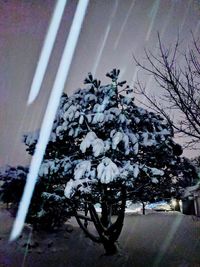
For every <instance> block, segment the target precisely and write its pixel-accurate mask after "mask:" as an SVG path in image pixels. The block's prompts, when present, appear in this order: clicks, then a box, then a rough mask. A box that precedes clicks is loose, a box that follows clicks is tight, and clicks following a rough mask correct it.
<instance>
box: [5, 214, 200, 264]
mask: <svg viewBox="0 0 200 267" xmlns="http://www.w3.org/2000/svg"><path fill="white" fill-rule="evenodd" d="M12 223H13V219H12V218H10V216H9V213H8V212H7V211H6V210H5V209H4V210H1V211H0V266H1V267H57V266H58V267H86V266H87V267H90V266H92V267H104V266H105V267H122V266H123V267H159V266H160V267H186V266H187V267H200V256H199V251H200V242H199V240H200V221H196V220H193V219H192V217H191V216H185V215H182V214H180V213H177V212H170V213H168V212H161V213H159V212H154V213H149V214H147V215H141V214H134V213H132V214H127V215H126V218H125V222H124V228H123V231H122V234H121V236H120V238H119V251H120V253H119V254H118V255H116V256H112V257H111V256H109V257H108V256H103V253H104V250H103V248H102V246H101V245H98V244H95V243H93V242H92V241H91V240H90V239H88V238H86V237H85V235H84V234H83V232H82V231H81V230H80V229H79V228H78V227H77V224H75V222H74V220H73V219H72V220H70V222H68V223H67V224H66V226H65V230H62V231H58V232H54V233H51V234H47V233H44V232H41V233H40V234H35V233H32V235H31V234H30V228H28V227H25V229H24V232H23V235H22V237H21V238H20V239H19V240H18V241H17V242H14V243H8V237H9V233H10V229H11V226H12ZM28 240H29V241H30V245H29V246H27V241H28Z"/></svg>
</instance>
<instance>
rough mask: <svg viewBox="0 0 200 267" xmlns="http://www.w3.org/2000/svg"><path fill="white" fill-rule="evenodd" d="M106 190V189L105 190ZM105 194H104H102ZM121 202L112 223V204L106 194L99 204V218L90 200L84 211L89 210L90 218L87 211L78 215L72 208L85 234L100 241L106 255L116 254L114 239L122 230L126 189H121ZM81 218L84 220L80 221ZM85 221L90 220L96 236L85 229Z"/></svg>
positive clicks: (95, 240)
mask: <svg viewBox="0 0 200 267" xmlns="http://www.w3.org/2000/svg"><path fill="white" fill-rule="evenodd" d="M105 192H106V190H105ZM104 196H105V195H104ZM120 201H121V203H120V205H119V213H118V216H117V219H116V221H115V222H114V223H112V222H111V214H110V213H111V208H112V204H111V203H108V201H107V199H106V196H105V198H104V199H103V201H102V203H101V206H102V215H101V218H99V216H98V214H97V212H96V210H95V207H94V205H93V204H92V202H88V205H87V209H86V211H89V213H90V218H88V217H87V212H86V213H85V215H79V214H78V213H77V211H76V209H74V215H75V217H76V220H77V222H78V224H79V225H80V227H81V228H82V230H83V231H84V232H85V234H86V235H87V236H88V237H89V238H90V239H91V240H93V241H94V242H97V243H102V245H103V246H104V249H105V252H106V255H113V254H116V253H117V251H118V249H117V244H116V241H117V239H118V238H119V235H120V233H121V231H122V227H123V222H124V216H125V206H126V189H125V188H122V189H121V200H120ZM81 219H83V220H85V222H82V221H81ZM87 221H92V222H93V224H94V226H95V228H96V230H97V233H98V236H95V235H94V234H93V233H91V232H90V231H89V229H87Z"/></svg>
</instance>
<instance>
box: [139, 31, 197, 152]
mask: <svg viewBox="0 0 200 267" xmlns="http://www.w3.org/2000/svg"><path fill="white" fill-rule="evenodd" d="M158 44H159V53H158V54H157V55H155V54H153V53H151V52H149V51H146V50H145V57H146V60H147V65H146V64H143V63H141V62H140V61H139V60H138V59H137V58H136V57H134V60H135V62H136V65H137V67H139V68H140V69H142V70H144V71H146V72H147V73H148V74H150V75H152V76H153V78H154V79H155V81H156V82H157V84H158V85H159V87H160V88H161V90H160V92H159V94H156V95H155V94H149V92H148V91H147V88H145V86H144V85H143V84H142V83H141V82H140V81H139V79H138V81H137V84H136V88H135V89H136V92H137V93H139V94H140V95H143V96H144V97H145V99H146V100H147V104H145V106H148V107H150V108H151V109H153V110H154V111H156V112H159V113H161V114H162V115H163V116H164V117H165V118H166V119H167V120H168V122H169V123H170V124H171V126H172V127H173V129H174V131H175V133H179V134H180V135H181V136H187V137H189V138H188V139H187V140H188V141H186V146H187V147H190V148H193V149H194V148H195V147H197V145H198V144H200V47H199V46H198V40H196V39H195V38H194V36H193V35H192V45H191V47H188V49H187V50H185V51H184V53H181V52H180V41H179V39H177V41H176V43H175V45H174V47H173V48H171V47H170V48H166V47H165V46H164V45H163V43H162V42H161V40H160V36H159V34H158ZM175 114H176V116H175V117H174V115H175Z"/></svg>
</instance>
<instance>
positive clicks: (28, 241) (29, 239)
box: [21, 229, 32, 267]
mask: <svg viewBox="0 0 200 267" xmlns="http://www.w3.org/2000/svg"><path fill="white" fill-rule="evenodd" d="M31 238H32V229H30V233H29V235H28V240H27V244H26V249H25V252H24V258H23V262H22V266H21V267H25V262H26V258H27V255H28V250H29V244H30V243H31Z"/></svg>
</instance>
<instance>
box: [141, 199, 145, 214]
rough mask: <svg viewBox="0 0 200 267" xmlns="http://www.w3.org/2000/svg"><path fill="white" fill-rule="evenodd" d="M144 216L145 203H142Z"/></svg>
mask: <svg viewBox="0 0 200 267" xmlns="http://www.w3.org/2000/svg"><path fill="white" fill-rule="evenodd" d="M142 214H143V215H145V203H144V202H142Z"/></svg>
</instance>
